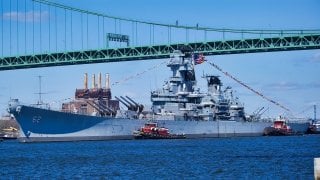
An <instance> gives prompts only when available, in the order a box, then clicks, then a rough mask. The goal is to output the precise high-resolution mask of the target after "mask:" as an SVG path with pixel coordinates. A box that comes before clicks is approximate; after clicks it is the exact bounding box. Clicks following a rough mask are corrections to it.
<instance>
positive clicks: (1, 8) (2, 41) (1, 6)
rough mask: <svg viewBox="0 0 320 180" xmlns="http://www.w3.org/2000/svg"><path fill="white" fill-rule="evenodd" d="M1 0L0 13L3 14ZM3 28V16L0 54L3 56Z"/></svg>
mask: <svg viewBox="0 0 320 180" xmlns="http://www.w3.org/2000/svg"><path fill="white" fill-rule="evenodd" d="M3 1H4V0H1V14H2V15H3ZM3 29H4V25H3V17H2V18H1V56H2V57H4V54H3Z"/></svg>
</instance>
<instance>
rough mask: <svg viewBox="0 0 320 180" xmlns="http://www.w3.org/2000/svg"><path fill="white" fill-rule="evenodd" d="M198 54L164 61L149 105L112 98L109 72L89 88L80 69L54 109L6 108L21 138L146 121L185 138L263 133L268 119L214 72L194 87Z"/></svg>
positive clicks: (118, 133) (94, 134)
mask: <svg viewBox="0 0 320 180" xmlns="http://www.w3.org/2000/svg"><path fill="white" fill-rule="evenodd" d="M203 58H204V57H203V56H199V55H196V54H195V53H191V52H183V51H179V50H177V51H174V52H173V53H172V54H171V55H170V59H169V60H168V63H167V67H168V68H170V70H171V73H172V74H171V76H170V77H169V80H167V81H165V82H164V85H163V87H162V88H160V89H158V90H155V91H152V92H151V102H152V106H151V108H150V109H149V110H146V109H145V108H144V106H143V105H142V104H139V103H138V102H137V101H135V100H133V98H130V97H128V96H119V97H116V96H115V99H112V95H111V88H110V82H109V81H110V80H109V74H106V78H105V79H106V80H105V81H106V83H105V87H102V85H101V79H102V78H101V77H102V76H101V74H100V75H99V80H98V85H96V83H95V76H94V75H93V77H92V79H93V80H92V81H93V83H92V84H93V85H92V88H88V80H87V78H88V76H87V74H85V80H84V88H83V89H77V90H76V92H75V100H73V101H70V102H67V103H64V104H62V108H61V110H59V111H56V110H51V109H50V108H43V107H38V106H31V105H23V104H22V103H20V102H19V100H18V99H12V100H11V101H10V102H9V105H8V106H9V107H8V111H9V113H11V114H12V115H13V116H14V117H15V118H16V120H17V121H18V123H19V124H20V127H21V129H20V130H21V132H20V137H19V140H20V141H22V142H39V141H81V140H108V139H133V132H135V131H136V130H138V129H139V128H141V127H142V126H143V125H145V124H146V123H157V124H158V126H159V127H166V128H167V129H168V130H170V132H171V133H173V134H184V135H185V137H186V138H211V137H235V136H262V135H263V131H264V128H265V127H269V126H270V125H271V124H272V122H270V121H263V120H262V119H261V118H259V117H256V116H248V115H246V113H245V110H244V105H243V104H242V103H240V101H239V99H238V98H236V97H234V93H233V91H232V89H231V88H230V87H227V88H224V87H223V84H222V82H221V80H220V77H219V76H216V75H203V78H205V79H206V81H207V91H206V92H203V91H201V90H200V89H199V88H197V80H196V74H195V65H196V64H199V63H202V62H203V60H204V59H203ZM121 104H122V105H124V106H123V107H125V108H120V105H121ZM288 125H290V127H291V128H292V131H293V132H305V131H306V130H307V128H308V123H307V122H288Z"/></svg>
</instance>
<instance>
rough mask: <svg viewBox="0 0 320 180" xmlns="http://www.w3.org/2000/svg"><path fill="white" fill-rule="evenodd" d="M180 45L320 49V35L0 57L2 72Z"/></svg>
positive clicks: (232, 50)
mask: <svg viewBox="0 0 320 180" xmlns="http://www.w3.org/2000/svg"><path fill="white" fill-rule="evenodd" d="M181 47H187V48H188V49H190V50H192V51H194V52H199V53H203V54H204V55H207V56H210V55H224V54H242V53H258V52H273V51H291V50H308V49H320V34H310V35H295V36H285V37H270V38H255V39H243V40H225V41H210V42H193V43H178V44H171V45H153V46H141V47H125V48H117V49H97V50H86V51H73V52H57V53H46V54H34V55H25V56H16V57H2V58H0V71H3V70H14V69H27V68H39V67H50V66H66V65H77V64H90V63H110V62H123V61H138V60H148V59H163V58H169V56H170V53H172V52H173V51H174V50H179V49H180V48H181Z"/></svg>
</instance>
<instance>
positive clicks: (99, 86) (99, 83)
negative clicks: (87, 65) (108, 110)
mask: <svg viewBox="0 0 320 180" xmlns="http://www.w3.org/2000/svg"><path fill="white" fill-rule="evenodd" d="M101 80H102V77H101V73H99V82H98V88H99V89H100V88H101Z"/></svg>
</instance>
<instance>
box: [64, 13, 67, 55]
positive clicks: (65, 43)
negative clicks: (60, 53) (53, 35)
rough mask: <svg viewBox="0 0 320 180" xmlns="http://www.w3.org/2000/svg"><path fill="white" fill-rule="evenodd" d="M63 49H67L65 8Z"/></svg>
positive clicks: (65, 16)
mask: <svg viewBox="0 0 320 180" xmlns="http://www.w3.org/2000/svg"><path fill="white" fill-rule="evenodd" d="M64 51H65V52H66V51H67V10H66V9H64Z"/></svg>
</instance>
